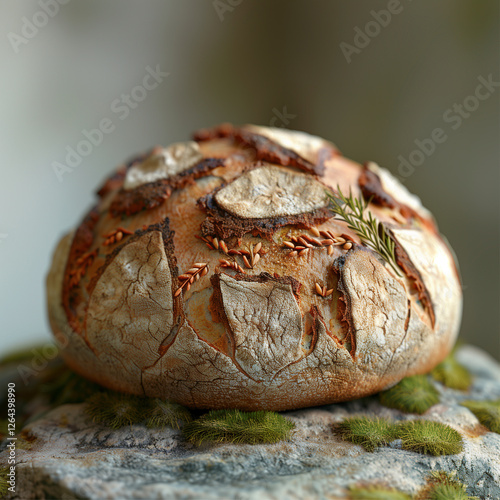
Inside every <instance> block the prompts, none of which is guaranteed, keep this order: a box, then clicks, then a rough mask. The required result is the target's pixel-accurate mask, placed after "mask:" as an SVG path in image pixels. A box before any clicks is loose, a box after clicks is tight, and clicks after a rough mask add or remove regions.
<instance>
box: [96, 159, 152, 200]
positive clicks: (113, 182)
mask: <svg viewBox="0 0 500 500" xmlns="http://www.w3.org/2000/svg"><path fill="white" fill-rule="evenodd" d="M152 151H153V150H150V151H148V152H146V153H141V154H140V155H136V156H133V157H132V158H130V159H129V160H127V161H126V162H125V164H123V165H122V166H120V167H119V168H118V169H117V171H116V172H115V173H113V174H111V175H110V176H109V177H108V178H107V179H106V180H105V181H104V184H103V185H102V186H101V187H100V188H99V189H98V190H97V191H96V194H97V195H98V196H99V197H100V198H104V197H105V196H106V195H108V194H109V193H110V192H111V191H114V190H116V189H118V188H119V187H121V185H122V184H123V181H124V179H125V175H126V174H127V170H128V169H129V168H130V167H131V166H132V165H135V164H136V163H139V162H141V161H144V160H145V159H146V158H147V157H148V156H149V155H150V154H151V153H152Z"/></svg>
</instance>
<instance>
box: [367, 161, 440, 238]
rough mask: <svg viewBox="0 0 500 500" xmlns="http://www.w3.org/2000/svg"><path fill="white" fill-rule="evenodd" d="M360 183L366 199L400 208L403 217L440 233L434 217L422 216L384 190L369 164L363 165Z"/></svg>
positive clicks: (383, 205)
mask: <svg viewBox="0 0 500 500" xmlns="http://www.w3.org/2000/svg"><path fill="white" fill-rule="evenodd" d="M358 185H359V188H360V189H361V193H362V195H363V198H364V199H365V200H367V201H369V202H370V203H373V204H375V205H379V206H381V207H388V208H393V209H399V211H400V213H401V215H402V216H403V217H406V218H409V219H416V220H418V221H420V222H421V223H422V225H424V226H425V227H426V228H427V229H429V230H430V231H432V232H433V233H435V234H437V235H439V231H438V229H437V226H436V223H435V222H434V220H433V219H432V218H426V217H422V216H421V215H420V214H419V213H418V212H417V211H416V210H414V209H413V208H411V207H409V206H408V205H405V204H404V203H400V202H399V201H397V200H396V199H394V198H393V197H392V196H391V195H390V194H389V193H387V192H386V191H384V188H383V187H382V181H381V180H380V177H379V176H378V175H377V174H376V173H375V172H372V171H371V170H370V169H369V168H368V165H367V164H365V165H364V166H363V171H362V172H361V174H360V175H359V177H358Z"/></svg>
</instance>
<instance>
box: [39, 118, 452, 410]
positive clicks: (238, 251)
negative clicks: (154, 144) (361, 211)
mask: <svg viewBox="0 0 500 500" xmlns="http://www.w3.org/2000/svg"><path fill="white" fill-rule="evenodd" d="M194 139H195V140H194V141H189V142H186V143H176V144H173V145H171V146H169V147H167V148H155V149H153V150H152V151H151V152H149V153H147V154H145V155H141V156H139V157H137V158H135V159H134V160H132V161H131V162H129V163H128V164H126V165H124V166H122V167H120V168H119V169H118V170H117V172H116V173H115V174H113V175H111V176H110V177H109V179H107V180H106V181H105V183H104V185H103V186H102V187H101V188H100V189H99V191H98V194H99V201H98V204H97V205H96V206H95V207H94V208H93V209H92V210H91V211H90V212H89V214H88V215H87V216H86V217H85V218H84V219H83V221H82V223H81V224H80V225H79V226H78V227H77V229H76V230H75V231H74V232H73V233H71V234H69V235H67V236H65V237H64V238H63V239H62V240H61V242H60V244H59V245H58V248H57V250H56V252H55V254H54V257H53V262H52V266H51V269H50V271H49V275H48V278H47V300H48V310H49V319H50V322H51V326H52V329H53V331H54V334H55V337H56V339H57V341H58V343H59V344H60V346H61V350H62V354H63V356H64V358H65V360H66V362H67V363H68V364H69V365H70V366H71V367H72V368H73V369H74V370H76V371H77V372H79V373H81V374H82V375H84V376H86V377H88V378H90V379H92V380H94V381H96V382H98V383H101V384H103V385H105V386H107V387H110V388H113V389H116V390H120V391H124V392H129V393H134V394H141V395H146V396H153V397H162V398H168V399H171V400H173V401H177V402H179V403H181V404H185V405H188V406H191V407H194V408H232V407H236V408H241V409H245V410H252V409H268V410H285V409H292V408H299V407H303V406H309V405H318V404H325V403H332V402H336V401H343V400H348V399H353V398H356V397H361V396H365V395H368V394H373V393H374V392H377V391H380V390H382V389H384V388H386V387H389V386H391V385H393V384H395V383H397V382H398V381H399V380H400V379H401V378H402V377H404V376H408V375H411V374H416V373H424V372H425V371H428V370H430V369H431V368H432V367H433V366H434V365H436V364H437V363H438V362H440V361H441V360H442V359H443V358H444V357H445V356H446V355H447V353H448V352H449V350H450V348H451V346H452V345H453V343H454V341H455V338H456V335H457V333H458V328H459V324H460V317H461V304H462V296H461V288H460V280H459V277H458V273H457V268H456V264H455V262H454V259H453V256H452V253H451V251H450V249H449V248H448V247H447V245H446V243H445V242H444V240H443V239H442V238H441V236H440V234H439V232H438V230H437V228H436V225H435V223H434V221H433V219H432V216H431V214H430V213H429V212H428V211H427V210H426V209H425V208H424V207H422V205H421V204H420V201H419V200H418V198H416V197H415V196H413V195H411V194H410V193H408V192H407V191H406V189H405V188H403V187H402V186H401V185H399V183H398V182H397V181H396V180H395V179H394V178H393V177H392V176H391V175H390V174H389V173H388V172H387V171H385V170H384V169H382V168H381V167H379V166H378V165H375V164H373V163H368V164H366V165H365V166H364V167H363V166H361V165H358V164H356V163H354V162H352V161H350V160H348V159H345V158H344V157H343V156H342V155H341V154H340V153H339V152H338V150H337V149H336V148H335V146H333V145H332V144H331V143H328V142H327V141H325V140H323V139H320V138H318V137H313V136H309V135H308V134H305V133H302V132H292V131H285V130H282V129H270V128H266V127H257V126H251V125H246V126H244V127H239V128H238V127H233V126H231V125H227V124H226V125H222V126H219V127H215V128H213V129H209V130H202V131H199V132H197V133H196V134H195V135H194ZM337 184H338V185H340V186H342V188H343V190H344V191H345V189H344V188H345V187H346V186H347V187H348V189H351V191H352V193H353V194H354V195H357V194H359V195H360V196H364V197H365V199H367V200H370V203H369V205H368V209H369V210H370V211H371V212H372V214H373V215H374V217H375V218H376V219H377V220H378V221H380V222H381V223H382V224H384V226H385V227H386V229H387V231H388V234H390V235H391V238H392V239H393V240H394V242H395V248H396V260H397V262H398V265H399V268H400V270H401V276H398V275H397V274H396V273H395V272H394V271H393V270H392V269H391V268H390V266H388V265H386V264H385V263H384V261H383V260H382V259H381V258H380V256H379V255H378V254H377V253H375V252H374V251H372V250H370V249H369V248H367V247H366V246H365V245H363V243H362V241H360V239H359V237H358V235H357V234H356V232H355V231H353V230H351V229H350V228H348V227H347V225H346V224H345V223H344V222H342V221H341V220H339V219H337V218H335V217H334V216H333V214H332V212H330V210H329V209H328V206H327V198H326V191H327V190H329V191H330V192H334V190H335V188H336V186H337Z"/></svg>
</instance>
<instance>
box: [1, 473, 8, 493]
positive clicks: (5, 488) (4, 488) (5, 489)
mask: <svg viewBox="0 0 500 500" xmlns="http://www.w3.org/2000/svg"><path fill="white" fill-rule="evenodd" d="M7 472H9V468H8V467H0V498H4V497H5V495H7V492H8V491H9V482H8V476H7Z"/></svg>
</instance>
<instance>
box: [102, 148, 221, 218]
mask: <svg viewBox="0 0 500 500" xmlns="http://www.w3.org/2000/svg"><path fill="white" fill-rule="evenodd" d="M222 166H224V159H222V158H205V159H203V160H201V161H200V162H198V163H197V164H196V165H194V166H192V167H191V168H189V169H187V170H185V171H184V172H181V173H179V174H177V175H175V176H173V177H170V178H169V179H160V180H158V181H155V182H149V183H147V184H143V185H141V186H138V187H136V188H135V189H131V190H125V189H123V188H121V189H120V190H119V191H118V193H117V194H116V196H115V198H114V200H113V202H112V203H111V206H110V207H109V211H110V214H111V215H112V216H113V217H120V216H122V215H133V214H136V213H138V212H140V211H142V210H150V209H152V208H155V207H157V206H158V205H161V204H162V203H163V202H164V201H165V200H166V199H167V198H168V197H169V196H170V195H171V194H172V192H173V191H174V190H175V189H182V188H183V187H185V186H186V185H187V184H189V183H191V182H193V181H194V180H195V179H198V178H200V177H203V176H205V175H206V174H208V172H210V171H212V170H213V169H215V168H217V167H222Z"/></svg>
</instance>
